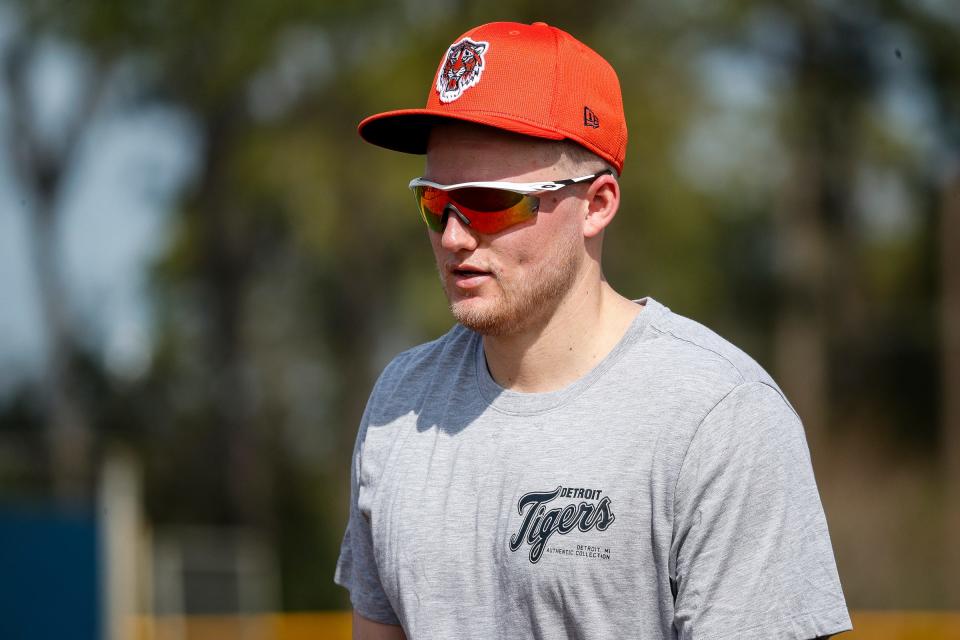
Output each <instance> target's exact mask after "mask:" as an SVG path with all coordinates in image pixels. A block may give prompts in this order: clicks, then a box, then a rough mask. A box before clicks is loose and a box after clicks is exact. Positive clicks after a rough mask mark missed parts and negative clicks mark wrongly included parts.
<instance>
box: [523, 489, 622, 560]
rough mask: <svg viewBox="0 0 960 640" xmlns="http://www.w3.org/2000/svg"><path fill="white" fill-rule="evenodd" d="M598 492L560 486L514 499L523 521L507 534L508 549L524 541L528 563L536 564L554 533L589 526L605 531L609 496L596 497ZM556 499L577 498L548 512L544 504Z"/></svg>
mask: <svg viewBox="0 0 960 640" xmlns="http://www.w3.org/2000/svg"><path fill="white" fill-rule="evenodd" d="M601 493H602V491H600V489H584V488H580V487H562V486H560V487H557V488H556V489H554V490H553V491H533V492H531V493H528V494H526V495H524V496H523V497H522V498H520V500H518V501H517V511H518V512H519V514H520V515H521V516H523V522H522V523H521V524H520V530H519V531H518V532H517V533H515V534H513V535H512V536H510V551H516V550H518V549H519V548H520V547H522V546H523V545H524V543H526V544H528V545H530V562H532V563H533V564H536V563H538V562H539V561H540V558H541V557H543V551H544V549H545V548H546V546H547V541H548V540H549V539H550V538H551V536H553V534H555V533H559V534H560V535H566V534H568V533H570V532H571V531H573V530H574V529H578V530H580V531H582V532H584V533H587V532H588V531H591V530H593V529H596V530H597V531H606V530H607V529H608V528H609V527H610V525H611V524H613V521H614V520H615V519H616V516H614V515H613V509H612V508H611V503H610V498H609V497H606V496H604V497H603V498H600V494H601ZM557 498H572V499H574V500H576V499H578V498H579V499H581V500H580V502H579V503H577V504H573V503H570V504H567V505H566V506H564V507H560V506H557V507H554V508H553V509H550V510H549V511H548V510H547V507H546V505H547V504H548V503H550V502H553V501H554V500H556V499H557ZM588 500H590V501H591V502H587V501H588ZM524 512H526V513H524Z"/></svg>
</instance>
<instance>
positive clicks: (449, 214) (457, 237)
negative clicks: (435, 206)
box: [440, 204, 477, 252]
mask: <svg viewBox="0 0 960 640" xmlns="http://www.w3.org/2000/svg"><path fill="white" fill-rule="evenodd" d="M444 215H446V218H447V220H446V225H445V226H444V228H443V233H442V234H441V236H440V246H442V247H443V248H444V249H446V250H447V251H451V252H454V251H462V250H467V251H472V250H474V249H476V248H477V237H476V235H474V233H473V231H472V230H471V229H470V227H469V226H467V224H468V223H469V220H468V219H467V217H466V216H464V215H463V214H462V213H460V211H459V210H458V209H457V208H456V207H455V206H453V205H452V204H451V205H447V209H446V211H445V212H444Z"/></svg>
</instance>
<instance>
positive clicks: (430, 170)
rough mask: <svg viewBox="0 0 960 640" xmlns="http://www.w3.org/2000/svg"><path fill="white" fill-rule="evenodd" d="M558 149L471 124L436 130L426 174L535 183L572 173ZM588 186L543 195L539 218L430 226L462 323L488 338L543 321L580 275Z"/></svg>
mask: <svg viewBox="0 0 960 640" xmlns="http://www.w3.org/2000/svg"><path fill="white" fill-rule="evenodd" d="M560 160H561V155H560V147H559V145H556V144H551V143H549V142H543V141H537V140H532V139H527V138H523V137H520V136H513V135H509V134H503V133H500V132H497V131H495V130H491V129H484V128H480V127H473V126H466V125H443V126H438V127H436V128H435V129H434V131H433V133H432V134H431V136H430V145H429V149H428V152H427V166H426V172H425V177H426V178H428V179H430V180H433V181H435V182H439V183H441V184H454V183H458V182H470V181H481V180H482V181H493V180H498V181H508V182H533V181H539V180H559V179H566V178H571V177H573V175H572V174H571V175H566V173H569V172H570V171H571V169H564V167H565V166H566V163H562V162H561V161H560ZM586 188H587V187H586V186H584V185H578V186H573V187H568V188H566V189H563V190H561V191H560V192H558V193H557V194H542V195H541V196H540V211H539V213H538V214H537V216H536V217H535V218H533V219H532V220H529V221H527V222H523V223H521V224H518V225H515V226H512V227H510V228H508V229H505V230H504V231H501V232H499V233H496V234H481V233H477V232H475V231H473V230H471V229H470V228H469V227H467V226H465V225H464V224H463V223H462V222H461V221H460V220H458V219H457V218H456V216H448V219H447V225H446V228H445V229H444V231H443V232H442V233H437V232H434V231H429V232H428V233H429V234H430V242H431V244H432V246H433V253H434V255H435V256H436V260H437V269H438V271H439V273H440V280H441V282H442V284H443V289H444V292H445V293H446V295H447V300H448V301H449V302H450V309H451V311H452V312H453V315H454V317H455V318H456V319H457V321H458V322H460V323H461V324H463V325H464V326H466V327H468V328H470V329H473V330H474V331H477V332H478V333H481V334H484V335H495V336H499V335H510V334H515V333H518V332H520V331H523V330H525V329H528V328H530V327H535V326H537V325H539V324H542V323H543V322H545V321H546V320H547V319H549V318H550V316H551V315H552V314H553V313H554V311H556V309H557V307H558V305H559V304H560V303H561V301H562V300H563V297H564V296H565V295H566V293H567V292H568V291H569V290H570V288H571V286H572V285H573V284H574V282H575V281H576V279H577V277H578V276H579V274H580V271H581V266H582V265H583V261H584V257H585V251H584V244H583V232H582V227H581V222H582V220H583V214H584V213H585V211H586V204H585V202H584V200H583V199H582V196H583V192H584V189H586Z"/></svg>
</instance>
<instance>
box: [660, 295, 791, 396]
mask: <svg viewBox="0 0 960 640" xmlns="http://www.w3.org/2000/svg"><path fill="white" fill-rule="evenodd" d="M647 305H648V306H649V311H652V312H653V313H651V317H650V321H649V322H650V324H649V327H650V334H651V338H652V342H653V343H655V344H656V348H655V350H654V353H655V354H656V355H657V357H659V358H662V359H663V361H664V363H665V364H666V363H669V366H665V367H664V371H665V372H667V374H668V375H670V376H673V377H676V378H682V379H684V380H686V381H687V384H688V385H691V386H697V387H699V388H701V390H706V389H714V390H715V391H716V392H717V393H720V394H721V395H726V394H727V393H729V392H731V391H732V390H733V389H735V388H737V387H740V386H752V384H753V383H760V384H761V385H763V386H766V387H769V388H770V389H771V390H774V391H775V392H776V393H777V394H780V395H782V393H781V392H780V388H779V387H778V386H777V384H776V383H775V382H774V380H773V378H772V377H771V376H770V374H769V373H767V371H766V370H764V368H763V367H762V366H760V365H759V364H758V363H757V362H756V360H754V359H753V358H752V357H751V356H749V355H748V354H747V353H745V352H744V351H743V350H742V349H740V348H739V347H737V346H736V345H734V344H733V343H731V342H730V341H729V340H727V339H725V338H723V337H721V336H720V335H718V334H717V333H716V332H715V331H713V330H712V329H710V328H708V327H706V326H704V325H703V324H701V323H699V322H697V321H695V320H692V319H690V318H687V317H685V316H682V315H680V314H678V313H674V312H673V311H671V310H670V309H669V308H668V307H666V306H664V305H662V304H660V303H659V302H657V301H655V300H652V299H648V301H647Z"/></svg>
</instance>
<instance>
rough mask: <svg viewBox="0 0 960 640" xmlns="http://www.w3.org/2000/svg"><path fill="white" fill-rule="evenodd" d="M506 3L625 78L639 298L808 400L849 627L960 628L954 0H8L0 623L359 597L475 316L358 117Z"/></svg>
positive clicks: (628, 283) (90, 630) (32, 625)
mask: <svg viewBox="0 0 960 640" xmlns="http://www.w3.org/2000/svg"><path fill="white" fill-rule="evenodd" d="M493 20H518V21H523V22H532V21H535V20H543V21H546V22H548V23H550V24H553V25H555V26H558V27H560V28H563V29H565V30H567V31H569V32H570V33H572V34H573V35H574V36H576V37H578V38H579V39H581V40H583V41H584V42H586V43H587V44H589V45H591V46H592V47H593V48H594V49H596V50H597V51H598V52H600V53H601V54H602V55H603V56H604V57H606V58H607V59H608V60H610V61H611V63H612V64H613V66H614V67H615V68H616V69H617V70H618V73H619V75H620V79H621V84H622V88H623V94H624V102H625V107H626V112H627V119H628V125H629V128H630V143H629V147H628V151H627V163H626V167H625V170H624V175H623V179H622V185H623V202H624V204H623V208H622V209H621V213H620V215H619V216H618V218H617V220H616V222H615V223H614V228H613V229H612V231H611V232H610V233H609V234H608V237H607V250H606V255H605V256H604V257H605V268H606V274H607V276H608V279H609V280H610V282H611V283H612V284H613V286H614V287H615V288H617V289H618V290H619V291H621V292H622V293H624V294H625V295H628V296H632V297H642V296H645V295H650V296H653V297H655V298H657V299H658V300H660V301H661V302H663V303H665V304H667V305H668V306H670V307H671V308H672V309H673V310H674V311H676V312H678V313H681V314H684V315H688V316H691V317H693V318H695V319H697V320H699V321H701V322H703V323H705V324H707V325H708V326H710V327H711V328H713V329H715V330H716V331H718V332H719V333H720V334H721V335H723V336H725V337H726V338H728V339H730V340H732V341H733V342H734V343H736V344H738V345H739V346H741V347H743V348H744V349H745V350H746V351H748V352H749V353H750V354H752V355H753V356H754V357H755V358H756V359H757V360H758V361H759V362H760V363H761V364H762V365H764V366H765V367H766V368H767V369H768V370H770V371H771V372H772V374H773V375H774V377H775V378H776V379H777V380H778V382H779V383H780V384H781V386H782V387H783V388H784V390H785V391H786V393H787V395H788V396H789V397H790V398H791V400H792V401H793V403H794V405H795V406H796V408H797V409H798V411H799V413H800V414H801V416H802V417H803V419H804V423H805V426H806V429H807V435H808V440H809V443H810V447H811V451H812V455H813V461H814V466H815V469H816V473H817V479H818V484H819V487H820V491H821V494H822V498H823V503H824V507H825V509H826V512H827V517H828V521H829V524H830V531H831V535H832V540H833V545H834V549H835V551H836V556H837V562H838V566H839V570H840V576H841V581H842V583H843V587H844V591H845V593H846V596H847V600H848V604H849V605H850V606H851V608H854V609H857V610H887V609H890V610H893V609H896V610H904V609H909V610H949V609H958V608H960V578H958V575H960V545H958V544H957V542H956V541H957V540H960V47H958V42H960V10H958V7H957V5H956V3H955V2H954V1H953V0H915V1H913V2H906V1H902V2H901V1H894V0H891V1H887V2H881V1H879V0H878V1H875V2H870V1H867V0H848V1H840V0H811V1H810V2H807V3H785V2H765V1H760V0H723V1H721V0H711V1H710V2H705V1H697V0H682V1H677V2H645V1H643V2H638V1H636V0H608V1H607V2H605V3H602V4H596V3H584V2H579V1H578V2H574V1H570V0H554V1H553V2H550V3H540V2H532V1H529V0H513V1H509V0H498V1H496V2H493V1H491V2H485V3H469V2H462V1H459V2H458V1H456V0H399V1H397V0H394V1H390V2H387V1H378V0H366V1H362V2H361V1H354V2H351V1H349V0H342V1H338V2H332V1H327V0H271V1H270V2H265V1H263V0H234V1H233V2H230V3H220V2H196V1H195V0H149V1H143V0H137V1H133V0H82V1H81V0H74V1H68V0H0V637H3V638H20V637H23V638H27V637H36V638H42V637H43V638H45V637H71V638H94V637H98V638H99V637H112V638H121V637H133V636H132V635H131V634H133V632H132V631H130V630H129V628H127V627H123V626H122V624H123V623H122V622H121V621H122V619H123V616H124V615H126V614H129V613H135V614H138V615H140V616H144V617H148V618H156V619H163V620H167V621H173V622H172V623H171V624H172V626H171V627H170V629H168V635H169V637H186V636H185V632H184V631H183V627H177V626H176V620H178V619H182V618H183V616H203V615H221V614H237V613H239V614H261V613H278V612H317V611H329V610H340V609H345V608H347V607H348V598H347V593H346V592H345V591H344V590H342V589H340V588H339V587H337V586H336V585H334V584H333V582H332V576H333V571H334V564H335V561H336V557H337V554H338V548H339V543H340V539H341V536H342V534H343V527H344V523H345V521H346V515H347V502H348V492H349V486H348V469H349V458H350V451H351V448H352V445H353V439H354V435H355V432H356V427H357V422H358V420H359V417H360V414H361V412H362V410H363V406H364V403H365V401H366V398H367V394H368V392H369V390H370V387H371V384H372V381H373V380H374V379H375V377H376V375H377V374H378V373H379V371H380V369H381V368H382V367H383V365H384V364H385V363H386V362H387V361H389V359H390V358H391V357H392V356H393V355H394V354H396V353H397V352H399V351H400V350H402V349H404V348H407V347H409V346H412V345H414V344H418V343H420V342H423V341H425V340H429V339H432V338H434V337H436V336H438V335H439V334H441V333H443V332H444V331H446V329H447V328H448V327H449V326H450V323H451V320H450V317H449V314H448V312H447V310H446V306H445V302H444V298H443V295H442V293H441V291H440V288H439V286H438V284H439V283H438V281H437V277H436V274H435V272H434V267H433V258H432V254H431V251H430V247H429V244H428V242H427V240H426V238H425V231H424V229H423V225H422V224H421V223H420V221H419V220H418V218H417V214H416V211H415V209H414V207H413V203H412V200H411V197H410V196H409V194H408V191H407V189H406V183H407V181H408V180H409V179H410V178H411V177H414V176H417V175H420V173H421V170H422V158H419V157H416V156H407V155H403V154H395V153H391V152H387V151H384V150H381V149H378V148H375V147H371V146H368V145H365V144H363V143H362V142H361V141H360V140H359V138H358V137H357V135H356V124H357V122H358V121H359V120H360V119H361V118H362V117H364V116H366V115H368V114H371V113H374V112H377V111H381V110H385V109H391V108H398V107H408V106H421V105H422V104H423V103H424V102H425V97H426V94H427V90H428V89H429V87H430V84H431V79H432V74H433V72H434V70H435V69H436V66H437V64H438V62H439V60H440V57H441V55H442V54H443V52H444V51H445V49H446V47H447V46H448V45H449V44H450V43H451V42H452V41H453V40H454V38H455V37H456V36H457V35H459V34H460V33H462V32H463V31H465V30H466V29H468V28H469V27H471V26H474V25H476V24H480V23H483V22H488V21H493ZM54 603H57V604H54ZM51 611H52V612H54V613H53V614H51V613H50V612H51ZM178 617H179V618H178ZM62 621H69V622H70V625H69V627H67V626H62V625H63V624H66V623H64V622H62ZM331 624H334V623H331ZM118 625H119V626H118ZM334 626H335V625H334ZM26 629H30V631H29V632H28V631H26ZM63 629H71V631H70V632H69V633H68V634H67V635H64V632H63V631H62V630H63ZM124 629H125V630H124ZM178 629H179V630H178ZM137 633H140V632H137ZM291 633H292V632H291ZM44 634H49V635H44ZM178 634H179V635H178ZM958 634H960V632H958ZM141 635H142V634H141ZM251 637H252V636H251ZM290 637H292V636H290ZM944 637H946V636H944ZM951 637H957V636H951Z"/></svg>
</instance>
